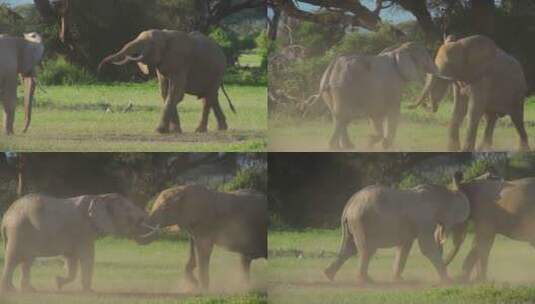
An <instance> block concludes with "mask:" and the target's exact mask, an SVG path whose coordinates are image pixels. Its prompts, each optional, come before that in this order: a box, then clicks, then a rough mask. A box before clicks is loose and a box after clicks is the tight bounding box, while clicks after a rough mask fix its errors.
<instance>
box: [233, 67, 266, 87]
mask: <svg viewBox="0 0 535 304" xmlns="http://www.w3.org/2000/svg"><path fill="white" fill-rule="evenodd" d="M224 83H225V84H234V85H250V86H266V85H267V73H266V72H265V70H264V69H262V68H237V67H230V68H228V69H227V72H226V73H225V79H224Z"/></svg>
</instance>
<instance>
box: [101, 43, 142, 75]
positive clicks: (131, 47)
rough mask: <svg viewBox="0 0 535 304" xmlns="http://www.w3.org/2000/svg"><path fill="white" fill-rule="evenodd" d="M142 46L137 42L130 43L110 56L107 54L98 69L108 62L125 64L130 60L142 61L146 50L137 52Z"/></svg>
mask: <svg viewBox="0 0 535 304" xmlns="http://www.w3.org/2000/svg"><path fill="white" fill-rule="evenodd" d="M139 49H140V47H139V46H138V45H137V44H128V45H126V46H125V47H124V48H123V49H122V50H120V51H119V52H117V53H115V54H112V55H110V56H107V57H106V58H104V59H102V61H101V62H100V64H99V65H98V71H99V72H100V70H101V69H102V67H103V66H104V65H105V64H107V63H110V62H111V63H112V64H115V65H124V64H126V63H128V62H130V61H135V62H137V61H141V60H143V58H144V57H145V56H144V53H145V52H144V50H143V49H142V50H141V52H139V53H137V54H136V52H137V51H139Z"/></svg>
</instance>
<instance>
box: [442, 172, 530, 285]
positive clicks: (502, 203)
mask: <svg viewBox="0 0 535 304" xmlns="http://www.w3.org/2000/svg"><path fill="white" fill-rule="evenodd" d="M459 189H460V191H461V192H463V193H464V194H465V195H466V196H467V197H468V200H469V201H470V206H471V214H470V217H469V220H468V221H467V222H466V223H464V224H461V225H458V226H456V227H454V229H453V232H452V233H451V236H452V238H453V244H454V247H453V248H452V251H451V252H450V253H449V254H447V255H446V257H445V263H446V264H449V263H450V262H451V261H452V260H453V259H454V257H455V255H456V253H457V252H458V250H459V248H460V247H461V245H462V243H463V241H464V239H465V236H466V230H467V227H468V224H469V223H470V222H471V223H473V224H474V239H473V242H472V247H471V249H470V251H469V253H468V255H467V256H466V258H465V260H464V263H463V266H462V269H463V272H462V275H461V279H462V280H465V281H467V280H469V279H470V278H471V275H472V272H473V271H474V270H475V272H476V273H475V277H474V280H476V281H484V280H486V278H487V268H488V258H489V254H490V250H491V248H492V244H493V242H494V239H495V237H496V234H501V235H505V236H507V237H509V238H511V239H513V240H517V241H523V242H528V243H530V244H531V245H532V246H534V247H535V200H534V198H535V178H523V179H517V180H513V181H504V180H502V179H489V178H479V179H476V180H473V181H468V182H463V183H461V184H460V185H459ZM512 262H514V261H512Z"/></svg>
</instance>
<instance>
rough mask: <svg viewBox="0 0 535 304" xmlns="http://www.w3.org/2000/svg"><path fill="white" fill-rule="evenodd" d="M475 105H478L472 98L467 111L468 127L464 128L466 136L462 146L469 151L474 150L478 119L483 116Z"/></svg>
mask: <svg viewBox="0 0 535 304" xmlns="http://www.w3.org/2000/svg"><path fill="white" fill-rule="evenodd" d="M477 107H479V105H476V100H472V102H471V104H470V110H469V112H468V129H467V130H466V138H465V141H464V147H463V151H465V152H471V151H474V150H475V146H476V137H477V127H478V126H479V121H480V120H481V117H482V116H483V112H482V111H481V110H479V109H478V108H477Z"/></svg>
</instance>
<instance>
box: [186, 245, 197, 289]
mask: <svg viewBox="0 0 535 304" xmlns="http://www.w3.org/2000/svg"><path fill="white" fill-rule="evenodd" d="M196 259H197V257H196V254H195V241H194V240H193V238H192V237H190V240H189V259H188V262H187V263H186V269H185V270H186V271H185V272H186V281H188V283H190V284H193V285H194V286H195V287H197V286H198V285H199V281H197V278H195V275H194V274H193V271H194V270H195V268H196V267H197V261H196Z"/></svg>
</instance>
